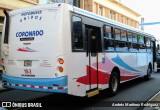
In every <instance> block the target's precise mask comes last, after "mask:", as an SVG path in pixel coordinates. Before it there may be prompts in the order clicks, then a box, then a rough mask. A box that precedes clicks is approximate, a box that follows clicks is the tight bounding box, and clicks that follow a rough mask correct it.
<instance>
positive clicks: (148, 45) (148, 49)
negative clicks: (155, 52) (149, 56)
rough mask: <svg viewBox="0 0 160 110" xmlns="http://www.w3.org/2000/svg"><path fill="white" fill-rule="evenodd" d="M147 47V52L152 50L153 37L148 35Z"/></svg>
mask: <svg viewBox="0 0 160 110" xmlns="http://www.w3.org/2000/svg"><path fill="white" fill-rule="evenodd" d="M146 47H147V52H150V51H151V39H150V38H149V37H146Z"/></svg>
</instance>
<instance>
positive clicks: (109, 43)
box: [103, 25, 114, 51]
mask: <svg viewBox="0 0 160 110" xmlns="http://www.w3.org/2000/svg"><path fill="white" fill-rule="evenodd" d="M103 30H104V32H103V33H104V48H105V51H114V39H113V34H112V27H111V26H106V25H104V27H103Z"/></svg>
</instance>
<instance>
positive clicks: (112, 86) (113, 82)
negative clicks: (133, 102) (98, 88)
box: [109, 72, 120, 96]
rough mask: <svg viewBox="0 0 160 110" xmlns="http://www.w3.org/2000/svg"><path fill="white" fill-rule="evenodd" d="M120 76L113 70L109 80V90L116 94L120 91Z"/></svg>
mask: <svg viewBox="0 0 160 110" xmlns="http://www.w3.org/2000/svg"><path fill="white" fill-rule="evenodd" d="M119 80H120V78H119V75H118V73H117V72H112V73H111V76H110V80H109V92H110V95H112V96H114V95H116V94H117V93H118V89H119V84H120V81H119Z"/></svg>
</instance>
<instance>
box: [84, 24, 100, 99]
mask: <svg viewBox="0 0 160 110" xmlns="http://www.w3.org/2000/svg"><path fill="white" fill-rule="evenodd" d="M85 34H86V41H87V44H86V45H87V52H86V56H87V60H88V64H87V74H88V76H89V91H88V92H89V93H88V97H90V96H93V95H96V94H98V93H99V91H98V50H99V49H98V48H99V47H98V45H99V44H100V41H101V40H100V38H101V36H100V28H97V27H93V26H86V28H85Z"/></svg>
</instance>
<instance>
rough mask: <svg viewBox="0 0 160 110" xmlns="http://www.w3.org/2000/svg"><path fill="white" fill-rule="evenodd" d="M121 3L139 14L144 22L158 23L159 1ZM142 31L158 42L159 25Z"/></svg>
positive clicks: (150, 26)
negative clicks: (152, 36) (151, 35)
mask: <svg viewBox="0 0 160 110" xmlns="http://www.w3.org/2000/svg"><path fill="white" fill-rule="evenodd" d="M122 3H123V4H125V5H126V6H128V7H130V8H131V9H133V10H135V11H136V12H138V13H139V14H141V15H142V17H144V19H145V22H160V0H122ZM144 31H146V32H149V33H151V34H153V35H155V37H156V38H157V39H158V40H160V24H157V25H147V26H145V27H144Z"/></svg>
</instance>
